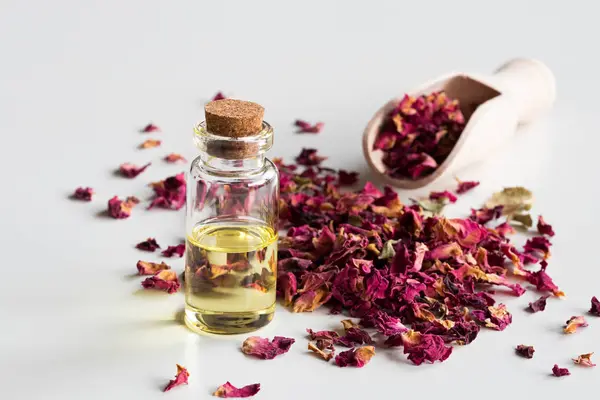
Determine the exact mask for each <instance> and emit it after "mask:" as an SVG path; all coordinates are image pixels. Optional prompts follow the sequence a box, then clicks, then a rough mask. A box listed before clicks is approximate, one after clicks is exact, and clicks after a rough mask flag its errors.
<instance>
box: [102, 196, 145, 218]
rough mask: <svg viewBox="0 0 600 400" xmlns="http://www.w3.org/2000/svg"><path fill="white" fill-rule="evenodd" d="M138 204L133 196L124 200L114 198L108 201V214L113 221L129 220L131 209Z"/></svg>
mask: <svg viewBox="0 0 600 400" xmlns="http://www.w3.org/2000/svg"><path fill="white" fill-rule="evenodd" d="M139 202H140V201H139V200H138V199H137V198H136V197H133V196H130V197H128V198H126V199H125V200H121V199H119V198H118V197H117V196H115V197H113V198H112V199H110V200H109V201H108V213H109V214H110V216H111V217H113V218H115V219H125V218H129V216H130V215H131V209H132V208H133V207H135V206H136V205H137V204H138V203H139Z"/></svg>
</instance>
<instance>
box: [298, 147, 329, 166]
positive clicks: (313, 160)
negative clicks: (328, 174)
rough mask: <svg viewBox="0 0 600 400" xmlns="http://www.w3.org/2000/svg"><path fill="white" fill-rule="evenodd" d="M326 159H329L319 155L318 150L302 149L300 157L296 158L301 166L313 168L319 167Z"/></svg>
mask: <svg viewBox="0 0 600 400" xmlns="http://www.w3.org/2000/svg"><path fill="white" fill-rule="evenodd" d="M326 159H327V157H321V156H319V155H317V150H316V149H302V152H301V153H300V155H299V156H298V157H296V162H297V163H298V164H300V165H306V166H312V165H319V164H321V162H322V161H324V160H326Z"/></svg>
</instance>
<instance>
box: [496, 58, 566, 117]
mask: <svg viewBox="0 0 600 400" xmlns="http://www.w3.org/2000/svg"><path fill="white" fill-rule="evenodd" d="M490 78H491V82H490V83H492V85H493V86H494V87H495V88H496V89H497V90H498V91H500V92H501V93H502V94H503V95H506V96H509V97H510V98H511V101H512V102H513V104H514V106H515V109H516V110H517V114H518V121H519V124H527V123H529V122H532V121H533V120H535V119H536V118H538V117H539V116H541V115H542V114H545V113H546V112H548V111H549V110H550V108H551V107H552V104H553V103H554V100H555V98H556V82H555V79H554V74H553V73H552V71H550V68H548V66H546V64H544V63H542V62H541V61H538V60H535V59H531V58H516V59H514V60H510V61H508V62H506V63H505V64H503V65H502V66H500V67H499V68H498V69H496V71H494V74H493V75H492V76H491V77H490Z"/></svg>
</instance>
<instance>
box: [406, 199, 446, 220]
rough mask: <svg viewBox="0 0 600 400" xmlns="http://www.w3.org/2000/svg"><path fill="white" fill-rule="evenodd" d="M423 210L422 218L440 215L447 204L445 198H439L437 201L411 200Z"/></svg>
mask: <svg viewBox="0 0 600 400" xmlns="http://www.w3.org/2000/svg"><path fill="white" fill-rule="evenodd" d="M413 201H414V202H415V203H417V204H418V205H419V207H421V210H423V216H425V217H432V216H434V215H440V214H441V213H442V211H443V210H444V207H446V205H447V204H448V200H446V198H440V199H438V200H429V199H423V200H413Z"/></svg>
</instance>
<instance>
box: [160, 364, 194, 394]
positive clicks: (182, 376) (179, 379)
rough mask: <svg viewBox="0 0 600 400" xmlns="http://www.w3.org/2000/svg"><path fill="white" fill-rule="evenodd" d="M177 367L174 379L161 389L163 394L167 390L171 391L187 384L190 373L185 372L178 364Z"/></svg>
mask: <svg viewBox="0 0 600 400" xmlns="http://www.w3.org/2000/svg"><path fill="white" fill-rule="evenodd" d="M176 365H177V375H175V379H171V380H170V381H169V383H168V384H167V386H165V388H164V389H163V392H168V391H169V390H171V389H173V388H174V387H175V386H179V385H183V384H186V385H187V383H188V377H189V376H190V373H189V372H188V371H187V369H185V368H184V367H182V366H181V365H179V364H176Z"/></svg>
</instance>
